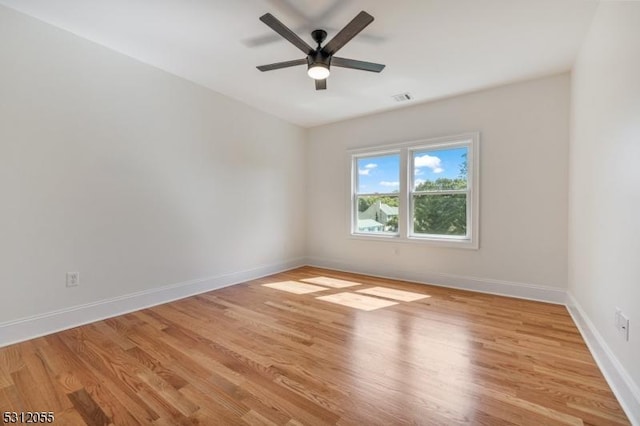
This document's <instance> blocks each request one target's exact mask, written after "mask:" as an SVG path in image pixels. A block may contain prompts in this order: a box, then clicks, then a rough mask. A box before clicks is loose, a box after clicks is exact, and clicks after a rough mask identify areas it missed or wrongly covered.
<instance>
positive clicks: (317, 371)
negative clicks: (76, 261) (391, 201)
mask: <svg viewBox="0 0 640 426" xmlns="http://www.w3.org/2000/svg"><path fill="white" fill-rule="evenodd" d="M317 277H327V278H337V279H340V280H343V281H351V282H354V283H359V284H360V285H358V286H349V287H344V286H346V285H348V284H349V283H343V282H342V284H341V282H340V281H332V280H329V281H327V280H326V279H314V278H317ZM304 279H311V280H310V281H309V282H307V283H305V284H306V285H307V286H315V287H320V290H313V289H312V288H311V287H305V288H306V290H305V291H307V290H313V292H310V293H306V294H294V293H290V292H288V291H284V290H279V289H277V288H272V287H267V286H263V284H274V283H279V282H286V281H293V282H294V283H293V286H294V287H295V285H296V284H295V282H301V280H304ZM322 283H324V284H325V285H323V284H322ZM334 284H335V287H334ZM287 286H289V287H290V286H291V283H289V284H288V285H285V287H287ZM339 286H343V287H342V288H339ZM373 287H383V289H375V290H373V291H368V290H370V289H371V288H373ZM387 289H396V290H403V291H405V292H412V293H418V296H415V295H414V296H415V297H413V296H411V295H410V294H406V293H399V292H393V291H389V290H387ZM293 290H294V291H295V290H296V289H295V288H293ZM358 290H365V292H359V291H358ZM346 292H348V293H351V294H355V295H357V296H358V297H356V298H353V297H351V299H353V300H355V302H353V301H350V300H351V299H350V298H349V297H346V298H345V297H343V296H340V297H338V299H339V300H347V299H348V300H347V302H348V303H356V304H357V303H360V302H358V301H361V302H362V303H363V305H362V306H365V307H368V308H371V307H373V309H374V310H369V311H368V310H361V309H357V308H353V307H350V306H345V305H342V304H337V303H332V302H329V301H326V300H321V299H316V298H317V297H321V296H329V295H334V294H338V293H346ZM381 295H384V296H387V295H388V297H391V296H394V297H396V298H397V299H396V300H393V299H384V296H381ZM420 295H423V296H424V295H427V296H429V297H425V298H422V299H418V300H415V299H417V298H418V297H419V296H420ZM381 297H382V299H381ZM363 298H364V299H363ZM366 298H374V299H375V298H377V299H378V300H383V299H384V300H391V301H393V302H395V304H394V305H391V306H383V307H380V308H377V309H376V308H375V306H378V304H376V303H369V302H371V301H368V299H366ZM403 298H404V300H401V299H403ZM374 302H375V301H374ZM381 305H387V304H381ZM363 309H364V308H363ZM0 411H3V412H6V411H15V412H21V411H53V412H54V414H55V424H63V425H64V424H70V425H82V424H89V425H103V424H114V425H129V424H134V425H135V424H150V423H153V424H159V425H177V424H203V425H216V424H252V425H253V424H255V425H270V424H278V425H284V424H287V425H299V424H307V425H322V424H340V425H342V424H344V425H347V424H352V425H378V424H381V425H391V424H394V425H395V424H421V425H455V424H474V425H476V424H477V425H503V424H504V425H506V424H517V425H555V424H562V425H565V424H568V425H580V424H593V425H609V424H612V425H624V424H629V423H628V420H627V418H626V417H625V415H624V413H623V412H622V410H621V408H620V406H619V404H618V402H617V401H616V399H615V397H614V396H613V394H612V392H611V390H610V389H609V387H608V386H607V384H606V382H605V380H604V378H603V377H602V374H601V373H600V371H599V370H598V368H597V367H596V365H595V363H594V361H593V359H592V357H591V355H590V354H589V351H588V350H587V348H586V346H585V344H584V342H583V341H582V339H581V337H580V334H579V333H578V331H577V329H576V327H575V325H574V324H573V322H572V320H571V318H570V317H569V314H568V313H567V311H566V309H565V308H564V307H563V306H558V305H551V304H545V303H539V302H530V301H523V300H517V299H510V298H505V297H498V296H491V295H486V294H478V293H471V292H465V291H458V290H451V289H444V288H438V287H432V286H424V285H419V284H409V283H403V282H400V281H392V280H385V279H377V278H371V277H366V276H361V275H354V274H346V273H339V272H335V271H327V270H322V269H317V268H311V267H305V268H300V269H297V270H294V271H290V272H287V273H283V274H278V275H274V276H271V277H267V278H263V279H260V280H256V281H252V282H248V283H245V284H241V285H237V286H233V287H229V288H226V289H222V290H217V291H213V292H210V293H206V294H203V295H199V296H195V297H191V298H188V299H184V300H180V301H177V302H173V303H170V304H166V305H161V306H157V307H154V308H151V309H145V310H142V311H139V312H135V313H131V314H127V315H123V316H119V317H116V318H112V319H108V320H105V321H100V322H97V323H94V324H90V325H87V326H83V327H78V328H75V329H72V330H68V331H64V332H60V333H56V334H53V335H50V336H46V337H42V338H38V339H34V340H31V341H28V342H24V343H20V344H17V345H13V346H8V347H5V348H0Z"/></svg>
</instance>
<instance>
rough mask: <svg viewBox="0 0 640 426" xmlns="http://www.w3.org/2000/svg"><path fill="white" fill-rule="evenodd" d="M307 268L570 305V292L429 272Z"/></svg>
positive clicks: (334, 264)
mask: <svg viewBox="0 0 640 426" xmlns="http://www.w3.org/2000/svg"><path fill="white" fill-rule="evenodd" d="M307 265H309V266H316V267H319V268H327V269H333V270H336V271H343V272H353V273H358V274H365V275H371V276H376V277H380V278H390V279H397V280H404V281H410V282H414V283H419V284H430V285H435V286H439V287H448V288H457V289H461V290H469V291H475V292H479V293H489V294H497V295H500V296H509V297H517V298H519V299H528V300H536V301H540V302H547V303H555V304H558V305H564V304H565V302H566V291H565V290H564V289H559V288H553V287H545V286H539V285H532V284H523V283H517V282H511V281H501V280H493V279H487V278H477V277H467V276H462V275H452V274H443V273H439V272H429V271H426V272H419V273H417V272H408V271H402V270H394V269H391V268H385V267H376V266H371V265H367V266H366V267H359V266H357V265H354V264H353V263H344V262H340V261H336V260H332V259H324V258H319V257H307Z"/></svg>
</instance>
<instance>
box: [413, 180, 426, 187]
mask: <svg viewBox="0 0 640 426" xmlns="http://www.w3.org/2000/svg"><path fill="white" fill-rule="evenodd" d="M425 182H426V181H425V180H424V179H416V180H415V181H414V183H415V185H416V186H418V185H420V184H423V183H425Z"/></svg>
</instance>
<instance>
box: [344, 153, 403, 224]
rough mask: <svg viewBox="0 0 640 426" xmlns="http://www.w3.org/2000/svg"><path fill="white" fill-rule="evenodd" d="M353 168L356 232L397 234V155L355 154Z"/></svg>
mask: <svg viewBox="0 0 640 426" xmlns="http://www.w3.org/2000/svg"><path fill="white" fill-rule="evenodd" d="M355 168H356V170H357V174H356V176H355V178H356V184H355V197H354V198H353V200H354V203H355V205H354V210H355V211H356V212H357V215H356V217H355V218H354V219H355V223H354V228H355V230H356V232H362V233H371V234H387V235H397V234H398V206H399V204H400V198H399V195H400V193H399V188H400V155H398V154H397V153H393V154H387V155H375V156H371V155H367V156H362V157H356V158H355Z"/></svg>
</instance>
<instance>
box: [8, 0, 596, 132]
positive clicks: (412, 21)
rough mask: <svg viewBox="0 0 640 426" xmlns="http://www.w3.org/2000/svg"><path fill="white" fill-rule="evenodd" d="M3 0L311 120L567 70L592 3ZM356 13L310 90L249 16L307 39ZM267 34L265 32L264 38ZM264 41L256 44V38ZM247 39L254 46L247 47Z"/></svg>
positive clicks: (295, 54)
mask: <svg viewBox="0 0 640 426" xmlns="http://www.w3.org/2000/svg"><path fill="white" fill-rule="evenodd" d="M0 3H1V4H4V5H6V6H9V7H11V8H13V9H15V10H18V11H21V12H23V13H25V14H28V15H31V16H33V17H36V18H38V19H40V20H42V21H45V22H48V23H50V24H53V25H55V26H57V27H60V28H63V29H66V30H68V31H70V32H72V33H75V34H77V35H79V36H81V37H84V38H86V39H89V40H92V41H94V42H96V43H99V44H101V45H104V46H107V47H109V48H111V49H113V50H116V51H118V52H121V53H124V54H126V55H128V56H131V57H134V58H137V59H139V60H140V61H142V62H145V63H147V64H151V65H153V66H156V67H158V68H161V69H163V70H166V71H168V72H170V73H173V74H176V75H179V76H181V77H184V78H186V79H188V80H191V81H193V82H196V83H198V84H201V85H203V86H206V87H209V88H211V89H213V90H215V91H217V92H220V93H223V94H225V95H227V96H229V97H231V98H235V99H238V100H240V101H242V102H245V103H247V104H249V105H252V106H254V107H256V108H258V109H261V110H264V111H267V112H269V113H271V114H274V115H276V116H278V117H281V118H283V119H285V120H288V121H290V122H293V123H296V124H299V125H302V126H315V125H319V124H324V123H328V122H332V121H338V120H342V119H346V118H350V117H354V116H359V115H364V114H368V113H372V112H376V111H382V110H388V109H392V108H398V107H402V106H406V105H407V104H408V103H407V102H404V103H396V102H395V101H394V100H393V99H392V98H391V96H392V95H395V94H398V93H402V92H410V93H411V94H412V95H413V96H414V98H415V99H414V100H413V101H411V102H414V103H415V102H425V101H429V100H433V99H437V98H442V97H446V96H451V95H455V94H459V93H464V92H469V91H473V90H478V89H482V88H486V87H491V86H495V85H499V84H504V83H508V82H513V81H518V80H525V79H529V78H534V77H538V76H542V75H547V74H553V73H559V72H563V71H567V70H569V69H570V68H571V65H572V63H573V60H574V58H575V57H576V54H577V52H578V49H579V48H580V45H581V42H582V39H583V37H584V35H585V34H586V31H587V30H588V27H589V24H590V22H591V18H592V16H593V13H594V12H595V8H596V6H597V0H394V1H390V0H135V1H132V0H91V1H87V0H0ZM360 10H366V11H367V12H369V13H370V14H371V15H373V16H374V17H375V21H374V22H373V23H372V24H371V25H369V26H368V27H367V28H366V29H365V30H364V31H363V32H362V33H360V34H359V35H358V36H356V38H354V39H353V40H352V41H351V42H350V43H349V44H347V45H346V46H345V47H344V48H343V49H342V50H341V51H340V53H339V56H341V57H347V58H353V59H360V60H365V61H371V62H379V63H383V64H386V65H387V67H386V68H385V70H384V71H382V73H381V74H375V73H368V72H363V71H354V70H349V69H344V68H334V69H332V73H331V76H330V77H329V79H328V80H327V86H328V90H326V91H316V90H315V89H314V84H313V81H312V80H311V79H310V78H309V77H308V76H307V75H306V67H304V66H300V67H293V68H288V69H283V70H276V71H270V72H265V73H262V72H259V71H258V70H257V69H256V68H255V67H256V65H263V64H268V63H272V62H279V61H285V60H290V59H298V58H302V57H304V55H303V54H302V53H301V52H300V51H299V50H298V49H297V48H295V47H294V46H292V45H290V44H289V43H288V42H287V41H285V40H284V39H280V38H279V36H277V35H275V33H274V32H273V31H272V30H271V29H270V28H268V27H267V26H266V25H264V24H263V23H262V22H260V21H259V20H258V17H259V16H261V15H263V14H264V13H266V12H271V13H272V14H273V15H275V16H276V17H277V18H278V19H280V20H281V21H282V22H283V23H285V24H286V25H288V26H290V27H291V28H292V29H294V30H295V31H296V32H298V33H299V35H300V36H301V37H302V38H303V39H304V40H305V41H307V42H308V43H309V44H311V45H314V43H313V42H312V40H311V37H310V35H309V32H310V31H311V30H312V29H314V28H316V27H318V28H325V29H327V30H328V32H329V36H328V39H331V37H332V36H333V35H335V33H336V31H337V30H339V29H340V28H342V27H343V26H344V25H345V24H346V23H347V22H349V21H350V20H351V19H352V18H353V17H354V16H355V15H356V14H357V13H358V12H359V11H360ZM274 35H275V37H274ZM260 42H262V43H260ZM256 43H257V44H258V45H256Z"/></svg>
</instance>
